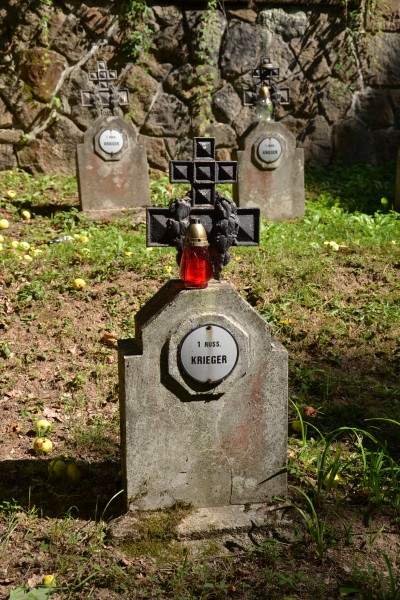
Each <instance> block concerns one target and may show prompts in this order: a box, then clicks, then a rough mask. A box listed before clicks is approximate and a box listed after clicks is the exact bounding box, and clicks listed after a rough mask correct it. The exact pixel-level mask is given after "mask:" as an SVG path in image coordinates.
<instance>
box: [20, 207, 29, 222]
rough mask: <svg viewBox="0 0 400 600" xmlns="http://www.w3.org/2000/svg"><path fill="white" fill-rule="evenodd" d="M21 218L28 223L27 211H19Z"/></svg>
mask: <svg viewBox="0 0 400 600" xmlns="http://www.w3.org/2000/svg"><path fill="white" fill-rule="evenodd" d="M21 217H22V218H23V219H24V221H30V220H31V213H30V212H29V210H21Z"/></svg>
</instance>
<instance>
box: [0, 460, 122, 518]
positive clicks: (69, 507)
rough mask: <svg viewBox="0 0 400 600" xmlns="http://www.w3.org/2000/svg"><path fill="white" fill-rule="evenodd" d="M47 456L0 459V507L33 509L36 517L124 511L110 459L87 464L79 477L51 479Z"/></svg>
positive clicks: (106, 514)
mask: <svg viewBox="0 0 400 600" xmlns="http://www.w3.org/2000/svg"><path fill="white" fill-rule="evenodd" d="M50 462H51V459H45V458H38V459H35V460H29V459H26V460H4V461H1V462H0V506H1V505H2V506H3V508H7V506H10V507H12V506H18V507H21V508H22V509H25V510H31V509H36V510H37V512H38V515H39V516H40V517H50V518H57V517H63V516H65V515H67V514H68V515H70V516H72V517H75V518H80V519H86V520H90V519H93V520H95V519H100V518H102V517H103V518H105V517H107V518H110V517H116V516H118V515H120V514H122V513H123V512H124V509H123V494H121V493H119V494H118V492H119V491H120V490H121V483H120V480H119V477H118V472H119V464H118V463H116V462H114V461H111V460H110V461H103V462H94V463H90V464H89V465H88V469H87V474H86V475H85V477H84V478H83V479H81V480H80V481H76V482H71V481H70V480H68V479H67V478H66V477H64V478H58V479H56V480H51V479H50V478H49V463H50Z"/></svg>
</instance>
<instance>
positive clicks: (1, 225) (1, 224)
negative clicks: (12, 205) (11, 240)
mask: <svg viewBox="0 0 400 600" xmlns="http://www.w3.org/2000/svg"><path fill="white" fill-rule="evenodd" d="M9 227H10V223H9V222H8V221H7V219H0V229H8V228H9Z"/></svg>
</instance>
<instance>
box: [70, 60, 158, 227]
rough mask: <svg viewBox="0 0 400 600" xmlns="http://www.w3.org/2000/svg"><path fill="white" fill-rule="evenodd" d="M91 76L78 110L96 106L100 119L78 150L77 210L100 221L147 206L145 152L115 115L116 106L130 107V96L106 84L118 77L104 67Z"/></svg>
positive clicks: (120, 119)
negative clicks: (114, 213) (125, 210)
mask: <svg viewBox="0 0 400 600" xmlns="http://www.w3.org/2000/svg"><path fill="white" fill-rule="evenodd" d="M89 76H90V80H91V81H92V82H94V84H95V87H94V88H93V89H92V90H89V91H83V92H81V96H82V105H83V106H96V107H97V108H98V110H99V112H101V113H102V114H101V116H100V117H99V118H98V119H97V120H96V121H95V122H94V123H93V124H92V126H91V127H89V128H88V129H87V130H86V132H85V134H84V136H83V142H82V143H81V144H78V147H77V171H78V188H79V197H80V203H81V209H82V210H83V211H84V212H87V213H89V214H90V215H91V216H96V215H98V216H102V215H107V214H112V213H113V212H117V213H119V212H120V211H122V210H124V209H134V208H138V207H142V206H148V205H149V204H150V192H149V177H148V166H147V157H146V149H145V146H143V145H142V144H139V143H138V141H137V133H136V130H135V129H134V128H133V127H132V126H131V125H130V124H129V123H127V122H126V121H124V119H123V118H121V117H120V116H116V115H115V114H114V112H115V111H116V109H117V108H118V106H120V105H124V104H127V103H128V93H127V91H126V90H118V89H117V88H115V87H114V86H113V85H112V84H111V83H110V82H112V81H114V80H115V79H116V78H117V75H116V71H113V70H108V69H107V65H106V63H105V62H104V61H99V62H98V69H97V71H92V72H90V73H89ZM107 113H108V114H107Z"/></svg>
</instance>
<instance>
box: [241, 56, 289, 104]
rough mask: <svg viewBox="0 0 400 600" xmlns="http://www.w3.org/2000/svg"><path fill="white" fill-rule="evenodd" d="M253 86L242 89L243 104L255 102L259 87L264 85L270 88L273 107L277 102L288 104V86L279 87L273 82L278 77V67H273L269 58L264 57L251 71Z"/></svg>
mask: <svg viewBox="0 0 400 600" xmlns="http://www.w3.org/2000/svg"><path fill="white" fill-rule="evenodd" d="M252 75H253V80H254V86H253V87H252V88H249V89H247V90H244V91H243V104H244V105H245V106H252V105H253V104H256V103H257V100H258V98H259V95H260V89H261V88H262V87H263V86H266V87H267V88H268V89H269V90H270V94H271V100H272V103H273V105H274V109H276V108H277V106H278V105H279V104H282V105H285V104H289V88H280V87H278V85H277V84H276V83H275V82H274V78H275V77H279V67H275V66H274V65H273V64H272V63H271V61H270V59H269V58H267V57H264V58H263V59H262V60H261V63H260V64H259V66H258V67H257V68H256V69H253V72H252Z"/></svg>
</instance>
